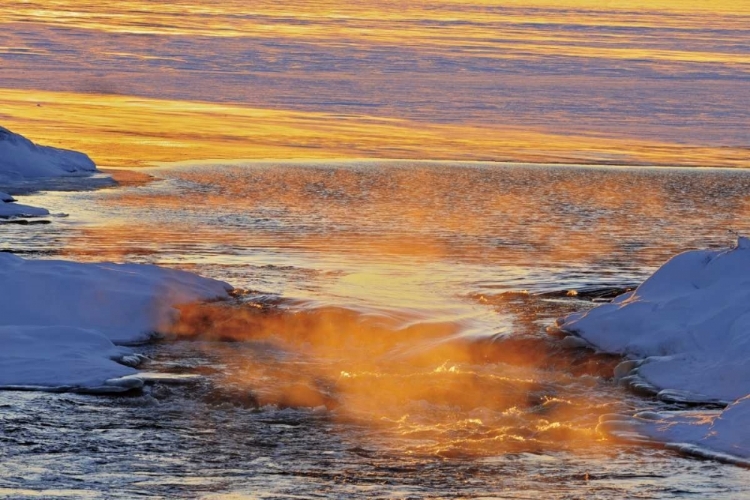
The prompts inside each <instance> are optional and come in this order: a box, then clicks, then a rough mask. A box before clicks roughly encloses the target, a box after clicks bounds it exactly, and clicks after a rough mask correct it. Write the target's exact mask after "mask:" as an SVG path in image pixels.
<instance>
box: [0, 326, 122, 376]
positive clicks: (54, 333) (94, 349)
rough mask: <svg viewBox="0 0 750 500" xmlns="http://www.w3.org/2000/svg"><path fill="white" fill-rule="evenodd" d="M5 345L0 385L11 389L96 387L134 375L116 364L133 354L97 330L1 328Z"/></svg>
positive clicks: (0, 343)
mask: <svg viewBox="0 0 750 500" xmlns="http://www.w3.org/2000/svg"><path fill="white" fill-rule="evenodd" d="M0 346H2V347H1V349H0V387H4V388H6V389H7V388H14V389H49V388H51V387H53V388H55V389H57V390H63V389H73V388H80V387H86V388H89V389H96V388H99V387H101V386H105V385H106V381H107V380H110V379H116V378H119V377H124V376H127V375H132V374H133V373H135V369H133V368H130V367H128V366H126V365H124V364H121V363H118V362H117V361H116V360H118V359H122V358H123V357H124V356H128V355H130V354H132V353H131V352H130V350H129V349H127V348H125V347H117V346H115V345H114V344H113V343H112V342H111V341H110V340H109V339H108V338H107V337H105V336H104V335H102V334H101V333H98V332H96V331H93V330H84V329H82V328H73V327H66V326H2V327H0Z"/></svg>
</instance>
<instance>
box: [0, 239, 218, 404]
mask: <svg viewBox="0 0 750 500" xmlns="http://www.w3.org/2000/svg"><path fill="white" fill-rule="evenodd" d="M0 283H2V288H0V388H28V389H39V388H45V389H46V390H86V391H88V392H118V391H121V390H126V389H129V388H132V387H135V386H138V385H139V384H141V385H142V384H143V381H141V380H139V379H138V378H133V377H128V376H129V375H132V374H134V373H136V372H135V370H134V369H133V368H131V367H130V366H126V365H132V364H134V363H133V362H132V361H133V359H134V358H137V356H134V355H133V354H132V352H131V351H130V350H129V349H127V348H125V347H118V346H116V345H115V344H116V343H119V344H128V343H137V342H142V341H145V340H148V339H149V338H150V337H151V336H152V334H153V333H154V332H159V331H164V330H166V329H168V328H169V327H170V326H171V324H172V323H173V322H174V321H175V320H176V319H177V318H178V315H179V312H178V311H177V309H175V307H174V306H175V305H179V304H184V303H189V302H194V301H198V300H209V299H221V298H226V297H228V291H229V290H230V289H231V286H230V285H228V284H227V283H224V282H221V281H216V280H213V279H208V278H203V277H200V276H197V275H195V274H192V273H188V272H184V271H178V270H174V269H165V268H161V267H157V266H151V265H137V264H108V263H104V264H83V263H76V262H66V261H55V260H25V259H22V258H19V257H17V256H15V255H12V254H7V253H0ZM118 361H119V362H118ZM122 377H125V378H122Z"/></svg>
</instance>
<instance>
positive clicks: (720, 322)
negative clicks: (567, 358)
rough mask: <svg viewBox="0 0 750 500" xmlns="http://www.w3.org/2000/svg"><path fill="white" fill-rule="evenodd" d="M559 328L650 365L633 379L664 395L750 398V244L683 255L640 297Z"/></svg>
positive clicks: (576, 316)
mask: <svg viewBox="0 0 750 500" xmlns="http://www.w3.org/2000/svg"><path fill="white" fill-rule="evenodd" d="M557 326H558V327H559V328H560V329H561V330H563V331H565V332H569V333H573V334H575V335H577V336H579V337H581V338H583V339H585V340H586V341H587V342H589V343H590V344H592V345H593V346H595V347H596V348H598V349H600V350H602V351H606V352H610V353H617V354H624V355H627V356H629V357H631V358H638V359H644V362H643V364H641V365H640V366H638V367H635V370H634V372H631V373H630V375H635V374H637V375H639V376H640V377H642V378H643V379H645V380H646V381H647V382H649V383H650V384H652V385H653V386H655V387H656V388H658V389H677V390H680V391H685V392H687V393H695V394H696V396H700V395H703V396H705V397H709V398H715V399H721V400H728V401H733V400H735V399H738V398H741V397H743V396H745V395H746V394H748V393H750V363H748V362H747V360H748V359H750V239H748V238H740V239H739V241H738V244H737V246H736V247H735V248H733V249H728V250H698V251H691V252H685V253H683V254H680V255H677V256H676V257H673V258H672V259H671V260H669V261H668V262H667V263H666V264H664V265H663V266H662V267H661V268H660V269H659V270H657V271H656V273H654V274H653V276H651V277H650V278H649V279H648V280H646V281H645V282H644V283H643V284H642V285H641V286H640V287H638V288H637V289H636V290H635V291H633V292H630V293H628V294H624V295H621V296H620V297H617V298H616V299H615V300H614V301H613V302H612V303H610V304H604V305H601V306H599V307H596V308H594V309H592V310H590V311H588V312H586V313H582V314H581V313H578V314H572V315H570V316H568V317H566V318H563V319H562V320H558V322H557Z"/></svg>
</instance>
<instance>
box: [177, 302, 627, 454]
mask: <svg viewBox="0 0 750 500" xmlns="http://www.w3.org/2000/svg"><path fill="white" fill-rule="evenodd" d="M493 300H495V305H496V306H497V307H505V305H507V304H510V303H511V302H514V301H516V302H518V300H523V299H519V297H517V296H512V297H510V298H501V299H497V298H496V299H493ZM528 305H529V304H526V306H528ZM511 307H522V304H520V303H516V304H515V305H511ZM461 328H462V326H461V325H460V324H458V323H451V322H446V323H423V322H418V321H417V322H414V321H410V320H409V319H408V318H404V317H401V318H395V317H391V316H388V315H386V314H376V313H373V312H362V311H354V310H349V309H342V308H335V307H320V308H295V309H294V310H289V309H285V308H283V307H275V306H268V305H265V304H254V303H246V304H244V305H228V304H221V303H216V304H202V305H190V306H184V307H182V308H181V319H180V321H179V322H178V323H177V324H176V325H175V326H174V328H173V329H172V331H171V335H173V336H175V337H179V338H183V339H195V340H202V341H205V340H211V341H223V342H219V343H216V342H202V343H201V344H200V345H201V346H203V348H205V349H212V350H213V349H215V351H214V352H213V354H214V355H217V356H218V357H219V359H220V361H221V363H222V364H223V365H224V368H223V370H222V371H223V373H224V374H223V375H222V379H221V380H220V382H219V386H220V389H219V390H222V389H223V390H229V391H231V392H232V393H233V394H234V395H235V398H236V401H237V402H242V403H248V402H249V403H250V404H251V405H258V406H263V405H269V404H270V405H278V406H283V407H287V406H290V407H311V408H314V407H321V406H325V407H326V408H327V409H328V410H329V411H330V413H331V415H333V416H335V418H337V419H338V420H340V421H345V422H354V423H357V424H359V425H366V426H368V427H369V428H370V429H373V430H375V431H376V432H378V433H379V435H380V436H381V441H380V442H381V445H384V446H392V447H401V446H406V447H407V448H408V449H409V450H410V451H411V452H413V453H428V454H439V455H482V454H496V453H498V452H503V451H521V450H537V449H540V448H549V447H564V448H568V449H572V448H576V447H580V446H588V445H590V444H591V443H593V442H595V441H597V440H598V439H599V437H598V435H596V433H595V432H594V427H595V425H596V416H597V415H598V414H599V413H602V412H605V411H612V408H611V405H612V404H614V403H612V402H610V401H603V400H597V398H596V397H594V396H591V395H590V392H591V388H592V386H595V385H596V384H597V383H598V382H597V380H598V379H597V378H596V377H592V376H591V375H598V374H599V373H600V372H604V371H605V370H607V369H608V370H611V368H612V366H611V363H612V362H611V361H609V360H607V361H602V360H601V359H600V360H598V362H596V363H595V362H589V363H588V365H586V363H585V362H584V363H579V362H577V360H576V359H574V358H575V357H576V356H578V357H580V354H578V355H567V354H565V352H564V351H561V350H559V349H557V348H556V347H555V344H554V343H552V342H550V341H549V340H548V339H546V338H545V337H543V336H538V337H533V336H518V337H515V336H509V337H498V338H495V339H484V340H465V339H461V338H460V336H458V334H459V333H460V330H461ZM217 353H218V354H217ZM590 359H595V357H591V356H590ZM578 361H580V360H578ZM558 364H559V365H566V364H567V365H571V364H572V365H577V369H574V370H573V372H572V373H570V372H569V371H567V370H566V371H562V370H561V371H559V372H558V371H555V370H551V369H550V368H552V367H554V366H555V365H558ZM566 368H567V366H566ZM540 374H541V375H540ZM561 383H562V384H565V385H566V386H574V387H576V386H577V387H578V388H579V389H578V390H579V391H580V392H578V393H577V392H576V391H575V390H574V391H572V392H571V393H570V394H566V395H565V396H564V397H563V396H560V395H559V394H558V392H559V390H558V387H559V384H561ZM405 443H406V444H405Z"/></svg>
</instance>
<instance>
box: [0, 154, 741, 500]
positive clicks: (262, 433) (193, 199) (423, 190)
mask: <svg viewBox="0 0 750 500" xmlns="http://www.w3.org/2000/svg"><path fill="white" fill-rule="evenodd" d="M150 173H151V174H153V175H155V176H157V177H158V178H159V179H160V180H158V181H155V182H151V183H149V184H146V185H142V186H131V187H124V188H119V189H107V190H100V191H91V192H75V193H59V192H58V193H52V192H50V193H42V194H38V195H33V196H29V197H28V198H26V199H25V200H24V201H26V202H28V203H30V204H34V203H37V204H40V205H43V206H46V207H48V208H50V209H51V210H52V211H53V212H56V213H62V212H64V213H67V214H69V216H68V217H52V218H51V219H50V220H51V223H50V224H48V225H44V226H14V227H10V226H8V225H5V226H3V227H2V231H3V234H4V239H3V241H2V243H0V245H1V246H2V248H4V249H9V250H13V251H16V252H19V253H21V254H27V255H30V256H34V257H37V258H49V257H62V258H70V259H77V260H102V259H109V260H118V261H119V260H128V261H137V262H153V263H159V264H163V265H170V266H176V267H181V268H184V269H190V270H195V271H198V272H201V273H203V274H205V275H208V276H212V277H216V278H219V279H224V280H227V281H229V282H231V283H232V284H234V285H235V286H236V287H238V288H241V289H242V292H241V293H239V294H238V296H237V298H236V299H235V300H233V301H232V302H231V303H230V304H210V305H204V306H199V307H190V308H185V309H184V311H183V320H182V322H181V323H180V324H179V325H177V326H176V328H175V331H174V332H172V335H171V336H170V338H168V339H166V340H164V341H163V342H160V343H158V344H154V345H150V346H145V347H142V348H141V349H142V350H143V351H144V352H145V353H147V354H148V355H149V356H150V357H151V361H150V362H148V363H147V364H146V365H145V366H144V369H145V370H149V371H154V372H167V373H173V374H181V375H191V376H198V377H197V378H188V379H185V380H183V382H184V383H183V384H182V385H171V384H165V383H156V384H154V385H153V386H152V388H151V389H149V391H148V392H147V394H145V395H142V396H134V397H124V398H94V397H88V396H82V395H48V394H37V393H10V392H6V393H0V408H2V411H0V426H1V427H0V439H1V440H2V441H3V447H2V448H1V449H0V456H1V457H2V460H0V496H1V495H4V494H7V495H9V496H20V495H22V494H24V491H26V493H27V494H31V493H33V492H39V491H40V490H50V491H46V492H45V493H44V496H45V497H56V496H61V497H62V496H72V497H86V496H92V497H97V496H102V495H103V496H112V497H116V496H121V497H132V496H134V495H143V496H147V497H166V498H168V497H174V496H186V497H201V496H208V497H210V498H280V497H289V496H294V495H296V496H301V497H305V498H308V497H340V498H348V497H352V498H353V497H383V498H423V497H438V498H443V497H448V498H459V497H463V498H480V497H482V498H540V497H545V498H578V497H592V498H621V497H632V498H673V497H687V496H692V497H695V496H701V497H711V498H722V497H725V498H737V497H739V496H742V495H743V494H744V495H748V494H750V491H748V485H749V484H750V481H749V480H750V472H748V471H746V470H744V469H741V468H737V467H734V466H726V465H721V464H717V463H713V462H705V461H700V460H696V459H690V458H684V457H680V456H677V455H675V454H674V453H673V452H668V451H664V450H659V449H649V448H635V447H632V446H628V445H624V444H619V443H614V442H610V441H607V440H605V439H604V438H603V437H602V436H600V435H598V434H597V433H596V431H595V427H596V424H597V420H598V416H599V415H601V414H602V413H613V412H632V411H634V410H636V409H642V408H648V407H655V406H659V405H661V406H660V407H664V404H663V403H656V402H653V401H650V400H647V399H643V398H639V397H637V396H634V395H630V394H628V393H626V392H625V391H624V390H623V389H621V388H619V387H617V386H615V385H614V384H613V383H612V382H611V380H610V379H609V376H610V375H611V369H612V367H613V366H614V365H615V364H616V363H617V359H615V358H611V357H607V356H601V355H599V356H597V355H594V354H592V353H590V352H585V351H584V352H582V351H576V350H569V349H563V348H562V347H560V345H559V343H558V342H557V340H556V339H554V338H551V337H549V336H548V335H547V334H546V333H545V332H544V327H545V326H546V325H548V324H549V323H550V322H551V321H552V320H553V319H554V318H555V317H557V316H559V315H562V314H566V313H568V312H570V311H573V310H578V309H582V308H587V307H590V306H591V303H590V302H588V301H585V300H576V299H572V298H569V297H567V296H566V292H567V291H568V290H572V289H575V290H579V291H580V290H588V289H598V288H603V287H610V286H614V287H627V286H632V285H635V284H637V283H639V282H640V281H642V280H643V279H644V278H645V277H647V276H648V275H649V274H650V273H651V272H652V271H653V270H654V269H655V268H656V267H657V266H658V265H659V264H660V263H662V262H663V261H664V260H665V259H666V258H668V257H669V256H670V255H672V254H674V253H676V252H678V251H681V250H684V249H689V248H694V247H706V246H721V245H726V244H727V243H729V242H730V241H731V236H730V235H728V234H727V230H728V229H731V230H735V231H739V232H744V233H748V232H750V217H749V216H750V173H748V172H745V171H731V170H703V169H701V170H698V169H694V170H686V169H641V168H638V169H634V168H628V169H625V168H612V167H608V168H597V167H557V166H540V165H497V164H478V163H466V164H459V163H426V162H374V161H373V162H339V163H336V162H333V163H331V162H327V163H326V162H319V163H310V162H299V163H288V162H287V163H252V164H241V163H236V164H224V165H216V164H203V165H193V166H179V167H171V168H159V169H153V170H150ZM51 490H54V491H51ZM103 491H106V492H107V493H106V494H103V493H102V492H103Z"/></svg>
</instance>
